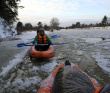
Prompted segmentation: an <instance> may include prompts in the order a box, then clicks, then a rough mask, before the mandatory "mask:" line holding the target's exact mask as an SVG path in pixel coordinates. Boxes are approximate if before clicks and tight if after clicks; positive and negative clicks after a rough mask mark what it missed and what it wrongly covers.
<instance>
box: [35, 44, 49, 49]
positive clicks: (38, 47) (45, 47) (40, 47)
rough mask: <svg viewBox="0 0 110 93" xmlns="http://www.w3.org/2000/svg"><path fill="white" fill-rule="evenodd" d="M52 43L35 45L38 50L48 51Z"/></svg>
mask: <svg viewBox="0 0 110 93" xmlns="http://www.w3.org/2000/svg"><path fill="white" fill-rule="evenodd" d="M49 46H50V44H48V45H43V46H41V45H38V46H35V48H36V49H37V50H38V51H46V50H47V49H48V48H49Z"/></svg>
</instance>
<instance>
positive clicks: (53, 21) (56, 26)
mask: <svg viewBox="0 0 110 93" xmlns="http://www.w3.org/2000/svg"><path fill="white" fill-rule="evenodd" d="M59 24H60V23H59V19H57V18H54V17H53V18H52V19H51V21H50V26H51V28H52V29H59Z"/></svg>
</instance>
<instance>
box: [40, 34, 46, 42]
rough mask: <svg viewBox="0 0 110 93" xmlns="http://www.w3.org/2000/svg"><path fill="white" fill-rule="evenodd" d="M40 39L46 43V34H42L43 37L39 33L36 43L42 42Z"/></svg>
mask: <svg viewBox="0 0 110 93" xmlns="http://www.w3.org/2000/svg"><path fill="white" fill-rule="evenodd" d="M42 41H44V43H47V38H46V34H44V36H43V37H42V36H41V35H39V38H38V43H39V44H42Z"/></svg>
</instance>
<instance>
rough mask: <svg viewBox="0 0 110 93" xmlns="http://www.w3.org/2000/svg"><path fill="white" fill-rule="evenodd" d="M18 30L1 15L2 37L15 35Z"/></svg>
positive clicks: (0, 34) (0, 32) (0, 28)
mask: <svg viewBox="0 0 110 93" xmlns="http://www.w3.org/2000/svg"><path fill="white" fill-rule="evenodd" d="M16 34H17V31H16V30H15V28H13V27H11V26H9V25H8V23H7V22H6V21H5V20H4V19H2V18H1V17H0V38H6V37H8V36H15V35H16Z"/></svg>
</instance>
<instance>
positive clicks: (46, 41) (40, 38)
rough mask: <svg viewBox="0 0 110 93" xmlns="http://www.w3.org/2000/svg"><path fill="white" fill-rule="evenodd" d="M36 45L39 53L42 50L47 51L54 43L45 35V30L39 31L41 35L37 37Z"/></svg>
mask: <svg viewBox="0 0 110 93" xmlns="http://www.w3.org/2000/svg"><path fill="white" fill-rule="evenodd" d="M34 43H35V48H36V49H37V50H38V51H41V50H42V51H46V50H47V49H48V48H49V46H50V44H52V45H54V43H53V42H52V41H51V40H50V38H49V37H48V36H47V35H46V34H45V32H44V29H43V28H41V29H40V30H39V35H37V36H36V37H35V40H34ZM39 44H47V45H39Z"/></svg>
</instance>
